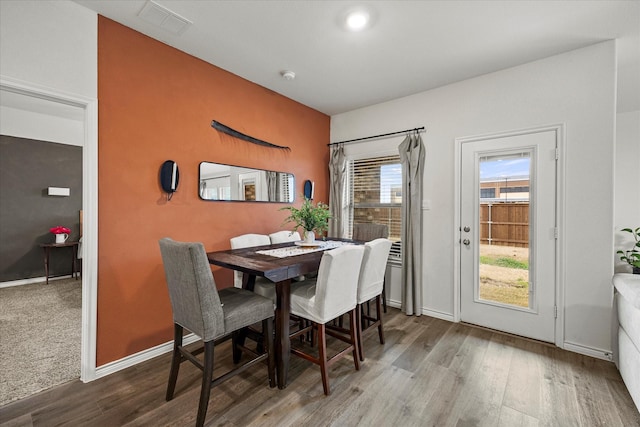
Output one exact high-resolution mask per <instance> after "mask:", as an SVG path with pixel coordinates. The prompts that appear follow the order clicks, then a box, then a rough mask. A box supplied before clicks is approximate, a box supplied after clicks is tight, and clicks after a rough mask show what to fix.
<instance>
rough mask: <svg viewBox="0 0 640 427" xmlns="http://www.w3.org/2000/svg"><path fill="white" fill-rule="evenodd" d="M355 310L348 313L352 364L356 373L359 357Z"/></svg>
mask: <svg viewBox="0 0 640 427" xmlns="http://www.w3.org/2000/svg"><path fill="white" fill-rule="evenodd" d="M356 309H357V307H356V308H354V309H353V310H351V311H350V312H349V335H350V336H351V344H352V345H353V363H354V364H355V366H356V371H359V370H360V356H359V354H358V331H357V330H356V316H357V315H356Z"/></svg>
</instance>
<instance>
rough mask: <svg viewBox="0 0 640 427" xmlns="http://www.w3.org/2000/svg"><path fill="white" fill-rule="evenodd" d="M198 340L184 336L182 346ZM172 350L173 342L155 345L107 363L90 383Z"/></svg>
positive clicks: (194, 336)
mask: <svg viewBox="0 0 640 427" xmlns="http://www.w3.org/2000/svg"><path fill="white" fill-rule="evenodd" d="M199 339H200V337H198V336H197V335H194V334H188V335H185V336H184V338H183V339H182V342H183V344H184V345H188V344H191V343H193V342H196V341H198V340H199ZM172 350H173V340H172V341H168V342H166V343H164V344H160V345H157V346H155V347H151V348H148V349H146V350H142V351H141V352H139V353H136V354H132V355H130V356H127V357H123V358H122V359H119V360H115V361H113V362H109V363H107V364H106V365H102V366H98V367H97V368H96V371H95V375H94V377H93V378H92V379H91V381H93V380H96V379H98V378H102V377H105V376H107V375H110V374H113V373H115V372H118V371H121V370H123V369H126V368H130V367H132V366H134V365H137V364H138V363H142V362H145V361H147V360H150V359H153V358H154V357H157V356H160V355H162V354H165V353H169V352H170V351H172ZM85 382H89V381H85Z"/></svg>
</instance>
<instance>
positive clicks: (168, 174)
mask: <svg viewBox="0 0 640 427" xmlns="http://www.w3.org/2000/svg"><path fill="white" fill-rule="evenodd" d="M179 180H180V171H179V170H178V164H177V163H176V162H174V161H173V160H167V161H166V162H164V163H163V164H162V167H161V168H160V185H161V186H162V190H163V191H164V192H165V193H167V201H169V200H171V197H173V193H175V192H176V190H177V189H178V181H179Z"/></svg>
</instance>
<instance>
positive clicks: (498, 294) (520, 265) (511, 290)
mask: <svg viewBox="0 0 640 427" xmlns="http://www.w3.org/2000/svg"><path fill="white" fill-rule="evenodd" d="M480 264H485V265H491V266H496V267H499V268H500V269H499V270H500V271H501V272H505V270H503V268H504V269H508V270H510V271H508V273H509V274H500V276H501V277H500V278H497V277H492V276H491V274H488V275H481V276H480V298H481V299H484V300H488V301H495V302H499V303H502V304H509V305H515V306H518V307H528V306H529V282H528V281H527V280H526V275H525V274H522V273H524V272H522V270H528V269H529V262H528V261H522V260H517V259H513V258H510V257H506V256H500V255H481V256H480ZM519 271H520V272H522V273H518V272H519Z"/></svg>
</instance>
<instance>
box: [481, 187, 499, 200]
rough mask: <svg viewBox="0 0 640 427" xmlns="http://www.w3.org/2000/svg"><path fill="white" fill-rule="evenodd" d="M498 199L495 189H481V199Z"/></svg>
mask: <svg viewBox="0 0 640 427" xmlns="http://www.w3.org/2000/svg"><path fill="white" fill-rule="evenodd" d="M495 197H496V189H495V188H481V189H480V198H481V199H494V198H495Z"/></svg>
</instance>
